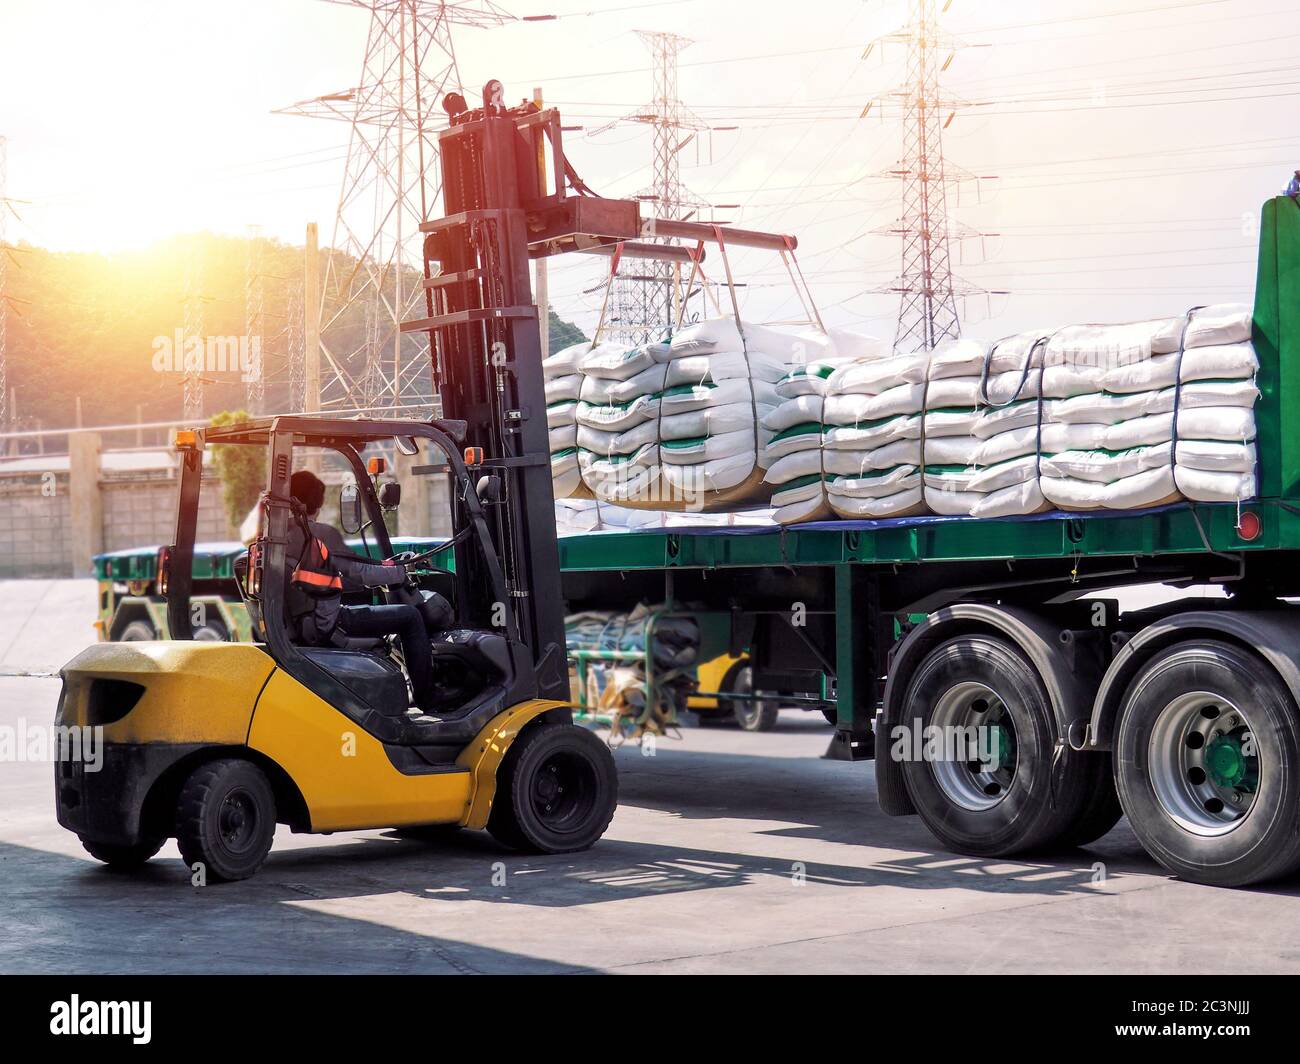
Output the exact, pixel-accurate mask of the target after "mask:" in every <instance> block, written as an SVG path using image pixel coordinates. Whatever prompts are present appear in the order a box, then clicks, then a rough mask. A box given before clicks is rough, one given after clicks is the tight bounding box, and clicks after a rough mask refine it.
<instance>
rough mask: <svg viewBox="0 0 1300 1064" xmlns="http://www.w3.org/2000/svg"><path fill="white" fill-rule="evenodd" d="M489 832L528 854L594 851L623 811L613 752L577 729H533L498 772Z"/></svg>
mask: <svg viewBox="0 0 1300 1064" xmlns="http://www.w3.org/2000/svg"><path fill="white" fill-rule="evenodd" d="M496 785H497V786H496V796H495V797H494V798H493V800H492V811H491V813H490V814H489V815H488V822H487V829H488V831H489V833H491V835H492V837H493V838H494V839H496V840H497V841H498V842H500V843H502V844H503V845H505V846H509V847H510V848H511V849H514V850H522V851H523V852H525V853H573V852H575V851H577V850H585V849H588V848H589V847H591V846H592V845H593V844H594V843H595V842H596V841H597V840H598V839H599V838H600V837H601V836H602V835H603V834H605V829H606V828H607V827H609V822H610V821H611V820H612V819H613V818H614V809H615V807H616V806H617V805H618V774H617V772H616V771H615V769H614V755H613V754H611V753H610V751H609V747H608V746H606V745H605V744H604V743H603V742H601V741H600V740H599V739H598V738H597V737H596V736H595V735H594V734H593V733H592V732H589V731H588V730H587V729H586V728H580V727H578V726H577V725H574V724H559V725H553V726H550V727H532V728H529V729H527V730H526V731H525V732H524V733H523V734H522V735H520V736H519V737H518V738H517V739H516V740H515V741H514V743H513V744H512V745H511V747H510V749H509V750H508V751H507V753H506V756H505V758H504V759H503V760H502V762H501V766H500V767H499V768H498V769H497V779H496Z"/></svg>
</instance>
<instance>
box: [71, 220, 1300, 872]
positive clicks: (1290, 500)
mask: <svg viewBox="0 0 1300 1064" xmlns="http://www.w3.org/2000/svg"><path fill="white" fill-rule="evenodd" d="M1253 342H1254V347H1255V352H1256V355H1257V357H1258V360H1259V371H1258V377H1257V384H1258V387H1259V390H1260V393H1261V397H1260V399H1259V400H1258V402H1257V403H1256V406H1255V414H1256V423H1257V438H1256V448H1257V452H1258V456H1259V458H1258V460H1259V469H1258V478H1257V483H1258V496H1257V498H1255V499H1253V500H1251V501H1249V502H1248V503H1245V504H1243V505H1240V506H1238V505H1228V504H1191V503H1178V504H1173V505H1168V506H1163V507H1160V508H1157V509H1151V510H1142V511H1123V512H1120V511H1099V512H1091V513H1086V514H1084V513H1059V512H1049V513H1044V514H1036V515H1033V516H1030V517H1021V518H1004V519H974V518H949V517H914V518H899V519H888V520H878V521H853V522H849V521H837V522H820V523H815V524H810V525H803V526H791V527H787V528H783V529H772V528H726V529H702V528H689V529H687V528H683V529H681V530H674V529H671V528H669V529H655V530H653V531H631V532H618V533H592V534H587V535H579V536H568V537H564V538H562V539H561V541H560V559H561V569H562V573H563V589H564V594H565V598H566V602H567V608H568V611H569V612H577V611H579V610H605V611H618V610H627V609H629V608H630V607H631V606H632V605H634V604H636V603H647V604H654V605H657V606H659V607H660V608H662V609H664V610H669V611H682V612H688V613H689V612H696V613H699V614H701V615H703V614H707V615H709V616H710V617H711V618H722V619H723V632H724V634H725V653H726V654H728V655H731V656H732V657H741V656H744V657H745V658H746V660H747V661H748V667H749V669H750V674H749V681H748V682H749V688H750V690H751V691H761V692H764V694H765V695H766V694H768V693H771V694H773V695H775V696H776V697H778V698H780V699H786V698H790V699H794V698H802V699H807V700H808V702H809V703H811V704H817V705H821V704H826V705H829V706H831V707H832V708H833V715H834V717H835V727H836V730H835V738H834V740H833V741H832V744H831V746H832V753H833V756H839V757H842V758H844V759H846V760H869V759H874V761H875V764H876V768H875V776H876V784H877V791H878V795H879V802H880V806H881V808H882V809H883V810H884V811H885V812H886V813H888V814H891V815H909V814H916V815H919V816H920V817H921V819H922V820H923V821H924V822H925V824H926V825H927V827H928V828H929V829H930V830H931V831H932V832H933V833H934V834H935V835H936V836H937V837H938V838H939V839H940V840H941V841H942V842H943V843H944V844H945V845H946V846H948V847H949V848H951V849H953V850H956V851H958V852H961V853H969V854H976V855H987V856H995V855H996V856H1004V855H1010V854H1014V853H1021V852H1025V851H1033V850H1042V849H1044V848H1050V847H1063V846H1080V845H1085V844H1087V843H1089V842H1091V841H1093V840H1095V839H1097V838H1099V837H1100V836H1101V835H1103V834H1105V833H1106V832H1107V831H1109V829H1110V828H1111V827H1112V826H1113V825H1114V824H1115V822H1116V821H1117V820H1118V818H1119V817H1120V815H1121V813H1125V814H1127V815H1128V818H1129V821H1130V823H1131V825H1132V827H1133V830H1134V832H1135V833H1136V834H1137V836H1138V838H1139V839H1140V841H1141V842H1142V844H1143V846H1144V847H1146V849H1147V850H1148V852H1150V853H1151V855H1152V856H1153V857H1154V858H1156V859H1157V860H1159V861H1160V862H1161V863H1162V864H1164V865H1165V866H1166V867H1167V868H1169V869H1170V870H1171V871H1173V872H1175V873H1176V874H1178V875H1181V876H1184V877H1186V878H1189V879H1193V880H1198V881H1201V882H1206V883H1213V884H1219V885H1243V884H1248V883H1254V882H1259V881H1262V880H1266V879H1271V878H1276V877H1280V876H1283V875H1286V874H1289V873H1291V872H1293V871H1295V870H1296V869H1297V868H1300V711H1298V710H1297V706H1298V705H1300V611H1298V610H1297V609H1296V607H1295V606H1293V605H1292V603H1291V599H1292V598H1293V597H1297V596H1300V571H1298V569H1297V560H1298V559H1300V206H1298V205H1297V202H1296V201H1295V200H1294V199H1291V198H1288V197H1278V198H1276V199H1273V200H1271V201H1269V202H1268V203H1267V204H1265V206H1264V210H1263V225H1262V227H1261V240H1260V252H1259V271H1258V279H1257V288H1256V302H1255V313H1254V337H1253ZM147 553H148V552H144V553H143V554H140V553H136V554H132V553H130V552H128V553H126V554H119V555H109V556H104V557H103V558H101V559H100V560H99V562H98V563H97V564H98V566H99V575H100V578H101V581H102V585H101V586H102V587H104V588H105V589H106V590H104V592H103V594H104V595H105V598H104V599H103V601H102V603H101V605H102V607H103V612H102V623H103V626H104V628H103V634H104V636H105V637H106V638H124V637H125V636H124V635H123V632H124V631H125V630H126V626H127V625H126V623H124V622H125V617H126V614H125V613H124V611H126V610H138V608H139V606H140V603H139V602H138V601H137V600H138V599H140V598H142V597H147V596H140V595H134V594H131V589H132V588H133V587H134V588H136V589H137V590H139V589H143V588H144V587H145V585H146V584H147V582H148V581H149V580H150V579H152V577H151V575H150V574H151V571H150V568H149V562H148V558H147ZM226 561H227V558H226V556H225V555H222V554H221V552H220V551H215V552H212V553H211V555H210V556H205V560H204V561H203V562H202V564H204V565H206V566H208V567H209V568H208V569H206V570H205V572H207V573H209V574H210V579H211V581H212V582H211V584H210V585H209V584H208V582H207V580H208V578H205V577H203V576H201V575H200V574H198V573H196V595H197V598H196V601H206V600H205V599H203V595H204V590H205V588H207V587H209V586H210V588H211V590H212V591H213V594H214V595H215V598H214V600H213V605H214V607H215V608H216V611H217V615H218V616H219V617H221V618H222V623H223V624H226V623H227V622H226V621H225V616H226V615H225V613H224V612H223V610H226V609H228V608H229V606H230V602H229V601H228V596H224V593H222V592H221V591H220V585H221V583H222V578H221V577H220V576H219V575H218V574H219V573H223V572H225V569H224V568H223V566H224V565H225V564H226ZM196 564H199V562H197V561H196ZM119 565H120V566H121V567H122V568H121V569H119V568H118V567H119ZM132 581H135V583H134V584H133V583H132ZM1149 583H1163V584H1167V585H1171V586H1172V587H1174V588H1185V589H1187V591H1188V593H1189V594H1188V597H1186V598H1177V597H1176V596H1175V597H1174V598H1173V599H1172V600H1171V601H1167V602H1164V603H1163V604H1161V605H1159V606H1153V607H1150V608H1148V609H1142V610H1135V611H1129V612H1121V611H1120V609H1119V608H1118V605H1117V603H1116V602H1115V601H1114V600H1109V599H1106V598H1099V597H1097V596H1098V595H1099V594H1101V593H1104V592H1105V591H1106V590H1107V589H1112V588H1117V587H1124V586H1129V585H1136V584H1149ZM1207 586H1214V587H1218V588H1222V589H1223V590H1224V591H1225V592H1226V595H1224V596H1223V597H1222V598H1218V599H1207V598H1204V597H1194V596H1195V595H1196V592H1198V591H1199V590H1200V589H1202V588H1204V587H1207ZM119 588H121V589H125V593H124V594H122V595H119V594H118V590H117V589H119ZM223 596H224V597H223ZM1085 596H1087V597H1085ZM234 598H235V599H237V598H238V596H237V594H236V595H235V596H234ZM229 624H230V625H233V628H228V630H232V631H233V630H238V629H239V627H240V622H239V621H238V619H232V620H231V621H230V622H229ZM968 740H969V741H968ZM972 744H973V745H972ZM797 800H798V797H797V796H794V795H792V796H791V801H792V802H794V801H797Z"/></svg>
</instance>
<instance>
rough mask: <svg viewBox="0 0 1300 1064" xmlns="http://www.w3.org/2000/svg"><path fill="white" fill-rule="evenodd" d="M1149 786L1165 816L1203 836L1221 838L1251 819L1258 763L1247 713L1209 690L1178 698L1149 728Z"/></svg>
mask: <svg viewBox="0 0 1300 1064" xmlns="http://www.w3.org/2000/svg"><path fill="white" fill-rule="evenodd" d="M1148 763H1149V765H1150V773H1151V786H1152V789H1153V790H1154V791H1155V793H1156V799H1157V800H1158V801H1159V802H1160V805H1161V807H1162V808H1163V809H1164V811H1165V813H1166V814H1167V815H1168V816H1169V817H1170V819H1171V820H1173V821H1174V822H1175V823H1177V824H1178V826H1179V827H1181V828H1182V829H1183V830H1184V831H1188V832H1190V833H1191V834H1193V835H1199V836H1201V837H1203V838H1211V837H1214V836H1217V835H1226V834H1227V833H1228V832H1229V831H1232V830H1233V829H1234V828H1236V827H1237V826H1238V825H1239V824H1241V822H1242V821H1244V820H1245V819H1246V817H1248V816H1249V815H1250V812H1251V810H1252V809H1253V808H1254V807H1255V796H1256V794H1257V793H1258V791H1259V781H1260V777H1261V772H1262V768H1263V766H1262V764H1261V761H1260V757H1259V748H1258V745H1257V744H1256V743H1255V741H1254V732H1253V730H1252V729H1251V727H1250V721H1249V719H1248V718H1247V716H1246V714H1245V713H1243V712H1242V711H1241V710H1240V709H1239V708H1238V707H1237V706H1235V705H1233V703H1231V702H1230V701H1228V700H1227V699H1226V698H1222V697H1220V696H1218V695H1215V694H1212V693H1210V692H1208V691H1191V692H1188V693H1187V694H1184V695H1179V696H1178V697H1177V698H1175V699H1174V700H1173V701H1172V702H1170V703H1169V704H1168V705H1166V706H1165V707H1164V709H1162V710H1161V711H1160V713H1159V714H1158V715H1157V717H1156V721H1155V725H1154V727H1152V729H1151V739H1150V745H1149V750H1148Z"/></svg>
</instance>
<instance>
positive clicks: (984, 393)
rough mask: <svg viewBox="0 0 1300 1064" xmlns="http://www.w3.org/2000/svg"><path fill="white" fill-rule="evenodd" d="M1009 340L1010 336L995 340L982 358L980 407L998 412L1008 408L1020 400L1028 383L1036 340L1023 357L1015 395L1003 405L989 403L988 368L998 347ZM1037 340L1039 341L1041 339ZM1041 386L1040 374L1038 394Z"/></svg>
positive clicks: (1039, 377) (1040, 377)
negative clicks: (990, 408)
mask: <svg viewBox="0 0 1300 1064" xmlns="http://www.w3.org/2000/svg"><path fill="white" fill-rule="evenodd" d="M1010 339H1011V337H1010V336H1004V337H1003V338H1002V339H1001V340H995V341H994V342H993V346H992V347H990V348H989V352H988V354H987V355H985V356H984V365H983V366H981V367H980V390H979V400H980V404H981V405H982V406H988V407H993V408H994V409H995V410H1000V409H1002V407H1004V406H1010V405H1011V404H1012V403H1014V402H1016V401H1017V400H1018V399H1019V398H1020V393H1021V391H1022V390H1023V389H1024V387H1025V385H1026V383H1028V381H1029V371H1030V369H1032V368H1033V365H1034V351H1035V350H1037V348H1038V340H1035V341H1034V342H1033V343H1032V344H1030V345H1029V353H1028V354H1027V355H1025V364H1024V365H1023V366H1021V367H1020V382H1019V383H1018V384H1017V385H1016V390H1015V393H1014V394H1013V395H1012V396H1011V398H1010V399H1008V400H1007V401H1006V402H1005V403H992V402H989V366H990V364H991V363H992V362H993V356H994V355H995V354H996V353H997V350H998V345H999V344H1001V343H1003V342H1004V341H1006V340H1010ZM1039 339H1041V337H1040V338H1039ZM1044 357H1046V352H1044ZM1042 384H1043V375H1042V374H1041V373H1040V374H1039V375H1038V386H1039V387H1038V390H1039V391H1040V392H1041V391H1042Z"/></svg>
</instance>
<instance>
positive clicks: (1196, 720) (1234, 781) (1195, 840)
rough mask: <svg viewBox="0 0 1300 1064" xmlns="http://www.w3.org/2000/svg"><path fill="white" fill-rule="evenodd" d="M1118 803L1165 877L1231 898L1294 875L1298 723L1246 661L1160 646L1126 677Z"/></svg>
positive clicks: (1299, 856)
mask: <svg viewBox="0 0 1300 1064" xmlns="http://www.w3.org/2000/svg"><path fill="white" fill-rule="evenodd" d="M1115 754H1116V762H1117V763H1116V782H1117V785H1118V789H1119V799H1120V802H1121V803H1122V805H1123V807H1124V812H1125V813H1126V814H1127V815H1128V818H1129V822H1130V823H1131V824H1132V826H1133V831H1134V833H1135V834H1136V835H1137V837H1138V840H1139V841H1140V842H1141V843H1142V845H1143V846H1144V847H1145V848H1146V851H1147V852H1148V853H1149V854H1151V856H1152V857H1154V858H1155V859H1156V860H1157V861H1159V862H1160V863H1161V864H1162V865H1164V866H1165V867H1166V868H1168V869H1169V870H1170V871H1171V872H1173V873H1174V874H1175V875H1178V876H1181V877H1182V878H1184V879H1190V880H1193V881H1195V882H1198V883H1210V884H1213V885H1215V886H1222V887H1240V886H1245V885H1247V884H1250V883H1258V882H1261V881H1263V880H1267V879H1276V878H1279V877H1281V876H1285V875H1286V874H1287V873H1289V872H1291V871H1293V870H1294V869H1296V868H1297V867H1300V720H1297V713H1296V706H1295V703H1294V702H1293V701H1292V699H1291V696H1290V694H1289V693H1288V691H1287V689H1286V687H1285V686H1284V685H1283V683H1282V681H1281V680H1280V679H1279V678H1278V677H1277V676H1276V675H1275V674H1274V673H1273V671H1272V669H1270V668H1269V667H1268V666H1267V665H1266V664H1265V663H1264V662H1263V661H1261V660H1260V659H1259V658H1257V657H1256V656H1255V655H1253V654H1251V653H1249V652H1247V651H1245V650H1242V649H1240V648H1238V647H1235V646H1232V645H1231V644H1228V643H1220V642H1216V641H1213V640H1197V641H1195V642H1187V643H1182V644H1180V645H1177V646H1174V647H1171V648H1170V649H1168V650H1166V651H1164V652H1163V653H1161V654H1159V655H1157V656H1156V657H1155V658H1154V659H1152V660H1151V661H1150V662H1149V663H1148V664H1147V665H1146V666H1145V667H1143V669H1142V671H1141V672H1139V673H1138V675H1137V676H1135V677H1134V679H1133V682H1132V683H1131V684H1130V685H1129V688H1128V691H1127V692H1126V693H1125V695H1124V701H1123V703H1122V704H1121V706H1120V719H1119V726H1118V731H1117V732H1116V737H1115Z"/></svg>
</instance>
